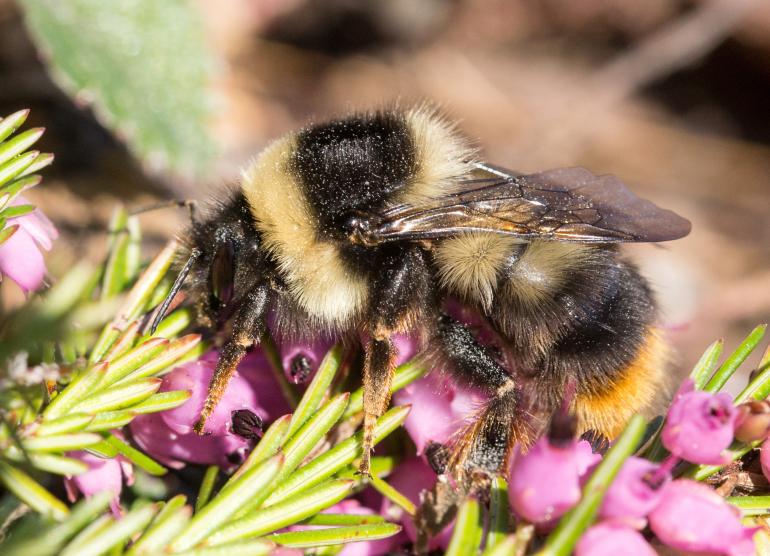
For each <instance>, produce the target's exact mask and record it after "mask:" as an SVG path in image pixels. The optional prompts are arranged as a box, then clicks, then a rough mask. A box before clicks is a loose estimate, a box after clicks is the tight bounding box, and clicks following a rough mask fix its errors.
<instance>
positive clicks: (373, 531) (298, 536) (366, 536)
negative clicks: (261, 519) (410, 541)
mask: <svg viewBox="0 0 770 556" xmlns="http://www.w3.org/2000/svg"><path fill="white" fill-rule="evenodd" d="M400 531H401V526H400V525H396V524H394V523H373V524H370V525H355V526H352V527H333V528H330V529H316V530H311V531H294V532H291V533H277V534H275V535H271V536H270V537H268V538H269V539H271V540H273V541H275V542H276V543H277V544H280V545H281V546H287V547H289V548H316V547H319V546H331V545H335V544H348V543H353V542H362V541H376V540H379V539H387V538H388V537H392V536H393V535H396V534H398V533H399V532H400Z"/></svg>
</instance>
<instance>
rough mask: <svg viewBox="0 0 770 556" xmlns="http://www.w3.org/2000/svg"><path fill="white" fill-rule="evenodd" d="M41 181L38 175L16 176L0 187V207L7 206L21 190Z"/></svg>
mask: <svg viewBox="0 0 770 556" xmlns="http://www.w3.org/2000/svg"><path fill="white" fill-rule="evenodd" d="M40 156H42V155H40ZM40 156H39V157H38V158H40ZM41 181H42V178H41V177H40V176H28V177H26V178H16V179H15V180H13V181H12V182H10V183H8V184H6V185H4V186H3V187H0V207H6V206H8V204H9V203H11V202H12V201H13V200H14V199H15V198H16V197H18V196H19V194H20V193H21V192H22V191H25V190H27V189H31V188H33V187H35V186H36V185H38V184H39V183H40V182H41Z"/></svg>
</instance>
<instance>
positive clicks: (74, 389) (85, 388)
mask: <svg viewBox="0 0 770 556" xmlns="http://www.w3.org/2000/svg"><path fill="white" fill-rule="evenodd" d="M108 366H109V363H107V362H104V363H100V364H98V365H94V366H93V367H91V368H90V369H88V370H86V371H84V372H83V373H82V374H81V375H80V376H78V377H77V378H76V379H75V380H73V381H72V382H71V383H70V384H69V386H67V387H66V388H65V389H64V390H62V391H61V392H59V395H58V396H56V397H55V398H54V399H53V401H51V403H50V404H49V405H48V407H47V408H46V409H45V411H43V418H44V419H46V420H53V419H57V418H59V417H62V416H63V415H65V414H66V413H69V412H70V410H71V409H72V408H73V407H74V406H75V404H76V403H78V402H79V401H80V400H81V399H83V398H85V397H86V396H88V395H89V394H91V392H93V391H95V390H96V385H97V384H98V383H99V381H101V379H102V376H103V375H104V373H106V372H107V368H108Z"/></svg>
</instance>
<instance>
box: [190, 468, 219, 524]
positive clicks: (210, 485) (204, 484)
mask: <svg viewBox="0 0 770 556" xmlns="http://www.w3.org/2000/svg"><path fill="white" fill-rule="evenodd" d="M218 475H219V467H218V466H216V465H209V466H208V467H207V468H206V473H204V474H203V480H202V481H201V488H200V491H199V492H198V498H197V499H196V500H195V511H196V512H199V511H201V509H202V508H203V506H205V505H206V503H207V502H208V501H209V498H211V493H212V492H214V485H215V484H216V482H217V476H218Z"/></svg>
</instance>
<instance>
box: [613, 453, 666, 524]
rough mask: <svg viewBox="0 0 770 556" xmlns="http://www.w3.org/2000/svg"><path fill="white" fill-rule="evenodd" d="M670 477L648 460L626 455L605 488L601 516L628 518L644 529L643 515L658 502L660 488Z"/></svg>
mask: <svg viewBox="0 0 770 556" xmlns="http://www.w3.org/2000/svg"><path fill="white" fill-rule="evenodd" d="M658 475H660V476H658ZM670 478H671V477H670V476H669V475H668V473H666V472H660V471H659V466H658V465H657V464H655V463H652V462H651V461H648V460H646V459H643V458H638V457H634V456H632V457H630V458H628V459H627V460H626V462H625V463H624V464H623V467H621V468H620V472H618V474H617V476H616V477H615V480H614V481H612V484H611V485H610V487H609V488H608V489H607V493H606V494H605V496H604V500H603V501H602V506H601V509H600V510H599V515H600V517H603V518H617V519H621V520H628V524H629V525H632V526H635V527H637V526H638V528H639V529H641V528H643V527H644V526H645V522H644V517H645V516H646V515H647V514H648V513H649V512H650V511H652V509H653V508H654V507H655V506H656V505H657V504H658V502H659V501H660V497H661V495H662V494H663V489H662V487H663V485H664V484H665V483H667V482H668V481H669V480H670Z"/></svg>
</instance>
